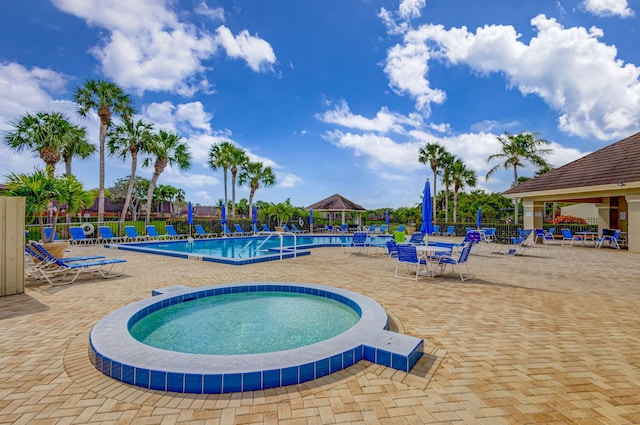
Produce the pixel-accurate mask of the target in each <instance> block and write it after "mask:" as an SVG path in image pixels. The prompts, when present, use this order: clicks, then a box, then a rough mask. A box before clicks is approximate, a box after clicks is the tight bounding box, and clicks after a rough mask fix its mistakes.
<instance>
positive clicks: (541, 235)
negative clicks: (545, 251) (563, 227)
mask: <svg viewBox="0 0 640 425" xmlns="http://www.w3.org/2000/svg"><path fill="white" fill-rule="evenodd" d="M534 231H535V232H536V236H535V238H534V242H538V239H539V240H540V241H542V243H543V244H547V243H549V242H550V241H553V235H552V234H549V233H547V232H545V231H544V229H535V230H534Z"/></svg>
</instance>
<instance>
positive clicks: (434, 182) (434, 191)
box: [431, 169, 438, 224]
mask: <svg viewBox="0 0 640 425" xmlns="http://www.w3.org/2000/svg"><path fill="white" fill-rule="evenodd" d="M437 173H438V170H437V169H436V170H433V206H432V207H431V208H432V211H431V212H432V215H433V220H432V221H433V224H436V195H437V194H438V191H437V190H436V179H437V176H438V174H437Z"/></svg>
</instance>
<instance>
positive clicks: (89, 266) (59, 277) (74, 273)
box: [25, 228, 127, 286]
mask: <svg viewBox="0 0 640 425" xmlns="http://www.w3.org/2000/svg"><path fill="white" fill-rule="evenodd" d="M80 229H81V228H80ZM25 252H26V253H27V254H28V255H30V256H33V257H34V258H37V259H38V260H39V261H40V264H41V266H35V267H34V268H32V270H31V272H32V273H33V275H34V277H36V278H38V279H44V280H46V281H47V282H48V283H49V284H50V285H51V286H57V285H68V284H70V283H73V282H75V280H76V279H77V278H78V276H79V275H80V273H82V272H89V273H91V274H93V275H96V274H100V275H101V276H102V277H104V278H111V277H117V276H120V275H121V274H122V273H123V272H124V269H125V267H126V265H127V260H123V259H121V258H96V259H90V260H77V259H76V260H72V261H69V260H67V261H65V260H64V259H62V258H56V257H53V256H46V255H43V254H41V253H39V252H38V251H36V250H35V249H31V248H29V247H28V245H25ZM117 264H120V265H122V268H119V269H117V270H115V271H114V268H115V267H116V265H117ZM67 276H70V277H71V280H65V279H67Z"/></svg>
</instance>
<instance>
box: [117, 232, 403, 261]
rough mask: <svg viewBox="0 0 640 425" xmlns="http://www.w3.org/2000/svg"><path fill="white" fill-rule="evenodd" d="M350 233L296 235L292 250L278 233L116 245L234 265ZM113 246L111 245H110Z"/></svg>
mask: <svg viewBox="0 0 640 425" xmlns="http://www.w3.org/2000/svg"><path fill="white" fill-rule="evenodd" d="M390 237H391V236H390V235H388V236H379V235H378V236H369V237H368V239H367V241H368V242H369V243H370V244H372V245H380V246H384V244H385V242H386V241H387V240H388V238H390ZM351 239H352V236H351V235H326V236H325V235H307V236H296V238H295V245H296V250H295V252H294V251H293V249H292V247H293V245H294V237H293V236H283V239H282V247H283V249H282V250H281V249H280V237H278V236H275V235H273V236H271V237H268V236H246V237H231V238H213V239H196V240H192V241H187V240H177V241H155V242H136V243H127V244H120V245H116V246H117V247H118V249H125V250H131V251H138V252H146V253H149V254H159V255H168V256H172V257H182V258H189V259H197V260H203V261H213V262H221V263H227V264H234V265H242V264H249V263H255V262H260V261H269V260H276V259H280V258H281V257H283V258H290V257H295V256H300V255H309V249H310V248H318V247H330V246H344V245H348V244H350V243H351ZM107 246H110V245H107Z"/></svg>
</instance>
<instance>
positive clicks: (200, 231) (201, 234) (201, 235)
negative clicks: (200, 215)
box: [193, 224, 218, 238]
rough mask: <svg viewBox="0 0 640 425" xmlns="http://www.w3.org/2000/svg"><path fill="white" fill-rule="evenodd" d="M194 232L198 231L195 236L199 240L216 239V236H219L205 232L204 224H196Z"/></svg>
mask: <svg viewBox="0 0 640 425" xmlns="http://www.w3.org/2000/svg"><path fill="white" fill-rule="evenodd" d="M193 230H195V231H196V233H195V235H194V236H195V237H197V238H215V237H216V236H218V235H217V234H216V233H208V232H207V231H206V230H204V227H202V224H194V225H193Z"/></svg>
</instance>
